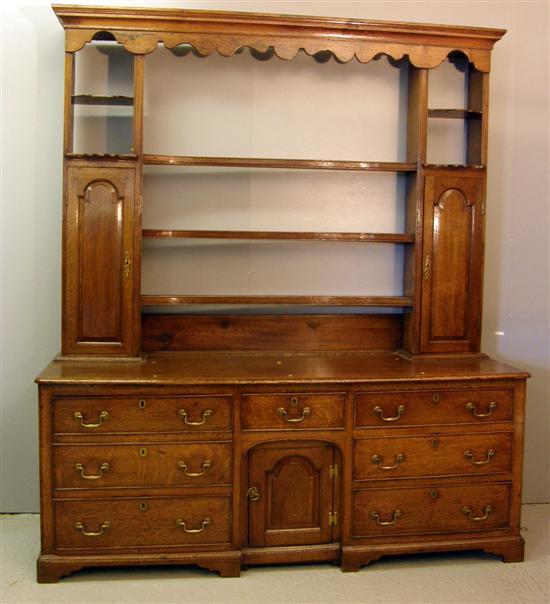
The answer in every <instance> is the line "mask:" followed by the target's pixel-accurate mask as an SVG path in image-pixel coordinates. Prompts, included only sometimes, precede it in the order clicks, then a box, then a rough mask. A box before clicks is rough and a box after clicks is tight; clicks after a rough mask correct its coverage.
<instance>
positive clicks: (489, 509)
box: [462, 505, 493, 522]
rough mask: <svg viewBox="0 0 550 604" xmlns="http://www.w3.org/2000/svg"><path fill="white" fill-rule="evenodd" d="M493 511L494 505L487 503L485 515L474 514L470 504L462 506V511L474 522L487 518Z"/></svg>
mask: <svg viewBox="0 0 550 604" xmlns="http://www.w3.org/2000/svg"><path fill="white" fill-rule="evenodd" d="M492 511H493V508H492V506H490V505H486V506H485V509H484V510H483V516H472V509H471V508H469V507H468V506H464V507H463V508H462V513H463V514H464V516H468V518H469V519H470V520H472V521H473V522H480V521H481V520H487V518H488V516H489V514H491V513H492Z"/></svg>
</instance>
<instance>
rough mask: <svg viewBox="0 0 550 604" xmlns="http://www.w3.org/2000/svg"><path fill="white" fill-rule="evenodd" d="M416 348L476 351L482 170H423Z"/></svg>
mask: <svg viewBox="0 0 550 604" xmlns="http://www.w3.org/2000/svg"><path fill="white" fill-rule="evenodd" d="M425 187H426V191H425V198H424V241H423V250H422V255H423V268H422V273H423V274H422V278H423V281H424V285H423V288H422V310H421V312H422V317H421V343H420V350H421V352H425V353H426V352H427V353H430V352H475V351H478V350H479V340H480V336H481V286H482V269H483V222H484V216H483V207H484V206H483V204H484V196H483V190H484V175H478V176H476V175H473V174H471V173H465V174H456V173H448V172H446V171H445V170H441V171H437V170H433V171H431V170H430V171H428V172H427V173H426V184H425Z"/></svg>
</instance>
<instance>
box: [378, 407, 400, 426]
mask: <svg viewBox="0 0 550 604" xmlns="http://www.w3.org/2000/svg"><path fill="white" fill-rule="evenodd" d="M372 411H373V413H374V415H376V416H377V417H379V418H380V419H381V420H382V421H385V422H396V421H397V420H398V419H400V417H401V415H403V413H404V411H405V405H399V407H397V415H396V416H394V417H384V410H383V409H382V407H379V406H378V405H377V406H376V407H375V408H374V409H373V410H372Z"/></svg>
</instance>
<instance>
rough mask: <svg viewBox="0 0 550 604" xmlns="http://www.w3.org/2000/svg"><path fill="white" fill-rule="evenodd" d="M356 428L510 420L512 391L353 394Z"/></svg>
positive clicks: (512, 400) (435, 390) (430, 391)
mask: <svg viewBox="0 0 550 604" xmlns="http://www.w3.org/2000/svg"><path fill="white" fill-rule="evenodd" d="M354 410H355V418H354V426H355V427H356V428H381V427H384V426H414V425H433V424H455V423H460V424H465V423H475V424H485V423H491V422H496V421H508V422H509V421H511V420H512V417H513V413H514V392H513V390H505V389H502V390H501V389H490V388H487V389H481V388H477V389H471V390H469V389H464V390H443V389H442V390H438V389H434V390H411V391H396V392H373V393H370V392H369V393H357V394H356V396H355V405H354Z"/></svg>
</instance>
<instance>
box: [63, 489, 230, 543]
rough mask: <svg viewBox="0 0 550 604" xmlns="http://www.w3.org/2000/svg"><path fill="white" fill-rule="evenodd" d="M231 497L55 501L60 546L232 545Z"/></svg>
mask: <svg viewBox="0 0 550 604" xmlns="http://www.w3.org/2000/svg"><path fill="white" fill-rule="evenodd" d="M229 520H230V497H222V496H220V497H179V498H177V499H176V498H151V499H148V498H143V499H137V498H136V499H95V500H94V499H88V500H78V501H76V500H72V499H71V500H67V501H57V502H56V504H55V523H56V539H57V541H56V547H57V549H58V550H59V549H102V548H109V550H112V549H114V548H132V547H139V548H143V547H147V546H149V547H151V546H162V545H170V546H178V545H181V546H185V547H189V546H195V545H210V544H227V543H229V541H230V522H229Z"/></svg>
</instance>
